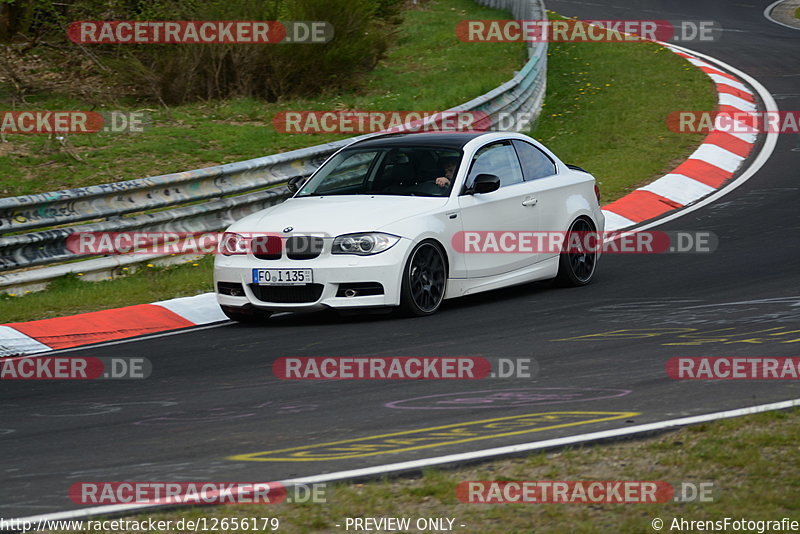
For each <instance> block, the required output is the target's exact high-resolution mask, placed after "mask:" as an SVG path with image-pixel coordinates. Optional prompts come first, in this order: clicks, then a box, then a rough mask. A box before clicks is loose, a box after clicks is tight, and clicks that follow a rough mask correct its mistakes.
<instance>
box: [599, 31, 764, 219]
mask: <svg viewBox="0 0 800 534" xmlns="http://www.w3.org/2000/svg"><path fill="white" fill-rule="evenodd" d="M660 44H661V45H662V46H664V47H665V48H668V49H670V50H671V51H672V52H674V53H676V54H678V55H679V56H682V57H684V58H686V60H687V61H689V63H691V64H692V65H694V66H696V67H697V68H699V69H700V70H702V71H703V72H705V73H706V74H707V75H708V76H709V77H710V78H711V80H712V81H713V82H714V83H715V84H716V86H717V94H718V102H719V111H720V112H729V113H733V112H746V113H751V112H754V111H756V110H757V108H756V103H755V102H756V99H755V97H754V96H753V93H752V92H751V91H750V90H749V89H748V88H747V87H746V86H745V84H743V83H742V82H741V81H740V80H739V79H738V78H737V77H736V76H733V75H731V74H728V73H727V72H723V71H722V70H720V69H719V68H718V67H716V66H714V65H712V64H711V63H709V62H707V61H704V60H702V59H700V58H698V57H696V56H694V55H691V54H688V53H686V52H684V51H683V50H682V49H680V50H679V49H677V48H676V47H674V46H671V45H669V44H666V43H660ZM756 138H757V135H756V134H755V133H747V134H740V133H727V132H723V131H719V130H714V131H711V133H709V134H708V136H707V137H706V138H705V139H704V140H703V144H701V145H700V146H699V147H698V148H697V150H695V151H694V153H693V154H692V155H691V156H689V158H688V159H687V160H686V161H684V162H683V163H681V164H680V165H679V166H678V167H677V168H675V170H673V171H672V172H671V173H669V174H667V175H665V176H662V177H661V178H659V179H658V180H656V181H655V182H653V183H651V184H648V185H646V186H644V187H640V188H639V189H636V190H634V191H632V192H631V193H629V194H628V195H626V196H624V197H622V198H621V199H619V200H616V201H614V202H612V203H611V204H608V205H606V206H605V207H604V208H603V214H604V215H605V216H606V230H621V229H623V228H627V227H629V226H633V225H635V224H639V223H641V222H644V221H647V220H650V219H653V218H655V217H659V216H661V215H663V214H665V213H667V212H670V211H673V210H676V209H680V208H682V207H684V206H687V205H689V204H691V203H693V202H696V201H698V200H700V199H701V198H703V197H705V196H708V195H710V194H711V193H713V192H714V191H716V190H717V189H719V188H720V187H722V186H723V185H724V184H725V182H727V181H728V180H730V179H731V178H733V175H734V173H735V172H736V171H737V170H738V169H739V167H741V165H742V163H743V162H744V160H745V159H747V157H748V156H749V155H750V153H751V152H752V151H753V148H754V146H755V142H756Z"/></svg>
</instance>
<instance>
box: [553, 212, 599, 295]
mask: <svg viewBox="0 0 800 534" xmlns="http://www.w3.org/2000/svg"><path fill="white" fill-rule="evenodd" d="M594 231H595V228H594V224H592V222H591V221H590V220H588V219H586V218H583V217H581V218H579V219H575V220H574V221H573V222H572V225H570V227H569V230H568V231H567V235H566V236H565V239H564V250H562V252H561V255H560V256H559V258H558V275H557V276H556V284H557V285H559V286H561V287H578V286H585V285H586V284H588V283H589V282H591V281H592V278H594V272H595V268H596V267H597V251H596V250H592V251H589V250H586V249H585V248H584V247H583V243H584V239H582V238H581V236H585V235H586V232H594ZM576 234H577V235H576ZM573 235H575V236H576V237H578V239H577V240H576V243H578V247H577V250H574V249H575V247H572V249H570V243H571V241H572V236H573Z"/></svg>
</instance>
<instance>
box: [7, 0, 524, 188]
mask: <svg viewBox="0 0 800 534" xmlns="http://www.w3.org/2000/svg"><path fill="white" fill-rule="evenodd" d="M409 5H410V4H409ZM504 16H506V14H504V12H502V11H499V10H495V9H490V8H486V7H482V6H480V5H478V4H476V3H474V2H472V1H471V0H430V1H428V2H421V3H419V5H418V6H415V7H410V8H409V9H407V10H406V11H404V19H403V23H402V24H401V26H400V28H399V31H398V33H397V36H396V42H395V44H394V46H393V47H392V48H391V49H389V50H388V51H387V55H386V57H385V59H384V60H382V61H381V62H380V63H379V64H378V66H377V68H375V69H374V70H373V71H371V72H370V73H368V74H367V75H365V76H364V77H363V79H361V80H360V81H359V90H356V91H352V92H349V93H342V94H338V93H330V94H324V95H321V96H319V97H317V98H313V99H293V100H290V101H284V102H278V103H275V104H270V103H267V102H264V101H260V100H256V99H251V98H239V99H231V100H225V101H212V102H201V103H196V104H188V105H183V106H177V107H171V108H154V107H151V108H149V109H147V110H146V111H147V112H148V113H149V115H150V118H151V119H152V124H153V126H152V127H148V128H146V129H145V130H144V131H143V132H141V133H130V134H112V133H98V134H82V135H70V136H68V141H69V143H70V145H71V148H70V151H69V152H71V153H72V154H73V155H74V156H77V157H78V158H80V160H81V161H80V162H79V161H77V160H76V159H74V158H73V156H71V155H70V153H69V152H66V151H64V150H61V149H57V148H58V146H59V145H58V143H55V142H53V141H51V140H49V139H47V138H46V137H45V136H37V135H7V136H6V137H5V139H6V142H5V143H0V196H15V195H23V194H30V193H39V192H45V191H55V190H58V189H66V188H72V187H81V186H85V185H91V184H101V183H108V182H115V181H121V180H130V179H133V178H142V177H145V176H155V175H159V174H166V173H171V172H181V171H186V170H189V169H196V168H202V167H208V166H212V165H219V164H224V163H231V162H235V161H241V160H246V159H252V158H255V157H259V156H263V155H266V154H276V153H279V152H285V151H288V150H293V149H297V148H303V147H307V146H311V145H317V144H322V143H327V142H330V141H333V140H335V139H343V138H346V137H350V136H349V135H330V134H294V135H292V134H282V133H279V132H278V131H276V129H275V128H274V127H273V125H272V118H273V116H274V115H275V114H276V113H277V112H280V111H289V110H292V111H299V110H332V109H335V110H348V109H352V110H386V111H394V110H417V111H437V110H443V109H447V108H449V107H452V106H456V105H458V104H461V103H463V102H466V101H468V100H470V99H472V98H474V97H476V96H478V95H480V94H483V93H485V92H487V91H490V90H491V89H493V88H494V87H497V86H498V85H500V84H501V83H503V82H505V81H506V80H508V79H509V78H511V77H512V76H513V75H514V71H515V70H517V69H519V67H520V65H521V64H522V63H523V62H524V60H525V49H524V46H523V45H522V44H521V43H495V44H492V45H489V46H482V47H480V46H479V45H478V47H476V45H474V44H471V43H464V42H461V41H459V40H458V39H457V38H456V35H455V31H454V28H455V26H456V23H457V22H458V21H459V20H462V19H496V18H503V17H504ZM309 46H312V45H309ZM476 73H479V75H477V76H476ZM79 92H80V91H79V89H76V90H75V91H74V92H73V93H74V94H79ZM74 94H72V93H71V94H41V95H32V96H30V97H28V98H27V101H28V103H27V105H26V106H23V107H19V106H18V107H17V109H18V110H20V111H22V110H26V109H30V110H42V109H50V110H64V109H78V110H80V109H88V108H89V107H90V106H89V104H88V103H86V102H83V101H82V100H80V99H78V98H76V97H75V96H74ZM2 95H3V88H2V87H0V98H1V97H2ZM119 104H120V105H119V107H118V109H120V110H129V111H131V110H137V109H140V107H139V106H138V105H137V104H136V103H135V102H124V101H120V102H119ZM112 109H113V108H112ZM98 111H101V110H98ZM144 154H146V155H147V156H146V157H142V156H143V155H144Z"/></svg>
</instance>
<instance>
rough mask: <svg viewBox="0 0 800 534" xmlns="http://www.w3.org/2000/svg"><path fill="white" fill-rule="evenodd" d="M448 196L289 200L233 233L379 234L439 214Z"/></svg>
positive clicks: (240, 224) (244, 222)
mask: <svg viewBox="0 0 800 534" xmlns="http://www.w3.org/2000/svg"><path fill="white" fill-rule="evenodd" d="M445 204H447V197H411V196H389V195H375V196H370V195H339V196H322V197H302V198H290V199H288V200H287V201H285V202H283V203H281V204H278V205H277V206H272V207H270V208H267V209H265V210H261V211H259V212H256V213H253V214H252V215H248V216H247V217H245V218H243V219H240V220H238V221H236V222H235V223H234V224H233V225H231V227H230V228H229V229H228V230H229V231H232V232H240V233H251V232H268V233H272V232H277V233H283V231H284V229H286V228H288V227H291V228H292V230H290V232H292V233H316V234H320V233H324V234H328V235H330V236H337V235H341V234H347V233H354V232H371V231H377V230H380V229H381V228H383V227H384V226H386V225H389V224H391V223H395V222H397V221H400V220H402V219H406V218H408V217H414V216H418V215H423V214H426V213H429V212H434V211H437V210H439V209H441V208H443V207H444V206H445Z"/></svg>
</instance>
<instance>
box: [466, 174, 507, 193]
mask: <svg viewBox="0 0 800 534" xmlns="http://www.w3.org/2000/svg"><path fill="white" fill-rule="evenodd" d="M498 189H500V178H498V177H497V176H496V175H494V174H479V175H478V176H476V177H475V181H474V182H472V188H471V190H470V192H471V193H472V194H473V195H474V194H483V193H491V192H492V191H497V190H498Z"/></svg>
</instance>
